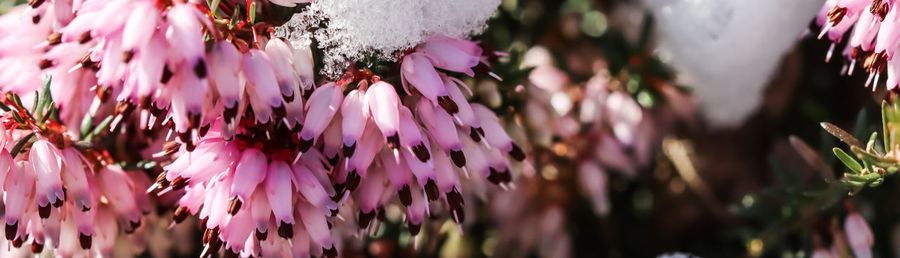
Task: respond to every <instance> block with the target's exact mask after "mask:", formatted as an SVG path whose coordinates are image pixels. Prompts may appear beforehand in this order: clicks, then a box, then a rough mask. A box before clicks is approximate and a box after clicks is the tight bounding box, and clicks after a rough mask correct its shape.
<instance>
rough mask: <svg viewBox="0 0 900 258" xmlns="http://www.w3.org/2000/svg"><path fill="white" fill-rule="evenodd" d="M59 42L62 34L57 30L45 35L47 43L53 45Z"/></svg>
mask: <svg viewBox="0 0 900 258" xmlns="http://www.w3.org/2000/svg"><path fill="white" fill-rule="evenodd" d="M59 43H62V34H61V33H59V32H54V33H53V34H50V35H49V36H47V45H51V46H55V45H58V44H59Z"/></svg>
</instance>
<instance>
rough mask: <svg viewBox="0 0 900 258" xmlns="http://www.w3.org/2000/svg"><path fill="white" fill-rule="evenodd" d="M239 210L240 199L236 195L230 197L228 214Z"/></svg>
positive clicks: (233, 213)
mask: <svg viewBox="0 0 900 258" xmlns="http://www.w3.org/2000/svg"><path fill="white" fill-rule="evenodd" d="M240 210H241V200H240V199H238V198H237V196H235V197H234V198H232V199H231V202H230V203H229V204H228V214H231V216H234V215H235V214H237V213H238V211H240Z"/></svg>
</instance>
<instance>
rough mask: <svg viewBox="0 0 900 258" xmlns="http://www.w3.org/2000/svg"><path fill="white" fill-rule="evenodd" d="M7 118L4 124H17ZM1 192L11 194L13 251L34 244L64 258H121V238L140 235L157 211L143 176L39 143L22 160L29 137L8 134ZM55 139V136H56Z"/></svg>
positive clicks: (0, 165)
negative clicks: (117, 253)
mask: <svg viewBox="0 0 900 258" xmlns="http://www.w3.org/2000/svg"><path fill="white" fill-rule="evenodd" d="M9 120H10V116H9V113H7V115H6V116H4V121H9ZM2 131H3V132H2V135H3V137H2V138H3V140H2V143H0V189H2V190H3V192H4V197H5V198H4V199H3V200H4V201H3V204H4V207H5V212H4V216H3V221H4V222H5V224H4V225H5V237H6V240H8V241H11V244H12V246H13V247H20V246H22V245H23V244H24V243H25V242H31V250H32V252H35V253H40V252H42V250H43V249H44V246H45V245H49V246H50V247H52V248H54V249H53V250H54V252H55V254H56V255H58V256H61V257H70V256H73V255H102V256H107V257H111V256H113V248H114V246H115V243H116V239H117V236H118V235H119V232H121V231H124V232H125V233H128V234H131V233H134V232H135V231H136V230H138V228H139V227H140V225H141V216H142V213H143V214H146V213H148V212H150V210H151V208H152V207H151V202H150V198H149V196H148V195H146V194H144V191H143V189H144V188H145V187H146V186H148V185H149V184H150V182H151V181H150V178H149V177H148V176H147V174H146V173H144V172H143V171H124V170H122V169H121V168H120V167H118V166H115V165H111V164H106V163H105V162H101V161H98V160H97V159H89V158H87V156H86V155H85V154H84V153H82V151H80V150H78V149H76V148H74V147H72V146H67V145H68V144H66V143H65V141H63V143H57V144H54V143H51V141H50V140H49V139H48V138H44V136H38V139H37V140H36V141H34V142H33V143H30V147H29V148H28V150H27V151H25V152H22V153H18V155H16V156H15V157H13V156H12V154H11V153H10V149H11V148H13V146H12V144H9V143H10V142H16V141H18V140H21V139H22V138H23V137H26V133H29V132H28V131H27V130H6V129H3V130H2ZM51 135H52V134H51Z"/></svg>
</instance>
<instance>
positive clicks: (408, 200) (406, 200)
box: [397, 185, 412, 207]
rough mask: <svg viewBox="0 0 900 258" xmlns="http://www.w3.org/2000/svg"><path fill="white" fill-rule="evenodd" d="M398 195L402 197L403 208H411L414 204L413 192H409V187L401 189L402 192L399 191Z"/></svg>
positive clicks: (405, 186)
mask: <svg viewBox="0 0 900 258" xmlns="http://www.w3.org/2000/svg"><path fill="white" fill-rule="evenodd" d="M397 195H399V197H400V203H401V204H403V206H407V207H409V205H410V204H412V192H410V190H409V185H404V186H403V187H402V188H400V191H397Z"/></svg>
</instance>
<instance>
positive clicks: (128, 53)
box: [122, 50, 134, 64]
mask: <svg viewBox="0 0 900 258" xmlns="http://www.w3.org/2000/svg"><path fill="white" fill-rule="evenodd" d="M131 59H134V50H125V52H122V62H123V63H126V64H127V63H130V62H131Z"/></svg>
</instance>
